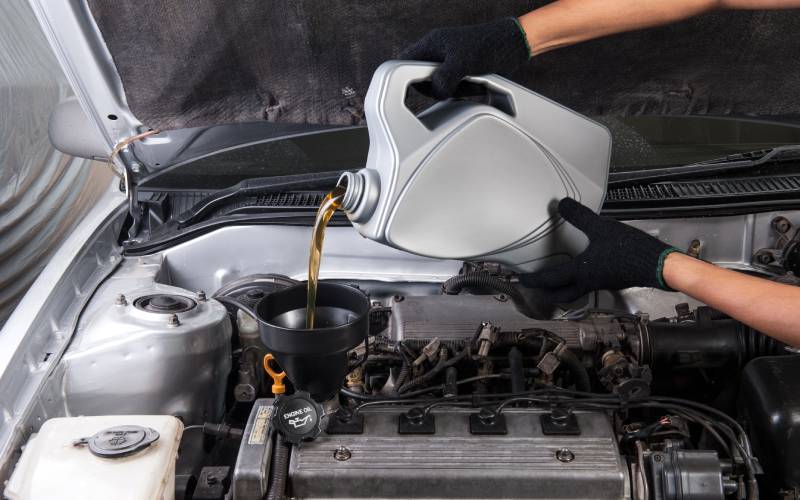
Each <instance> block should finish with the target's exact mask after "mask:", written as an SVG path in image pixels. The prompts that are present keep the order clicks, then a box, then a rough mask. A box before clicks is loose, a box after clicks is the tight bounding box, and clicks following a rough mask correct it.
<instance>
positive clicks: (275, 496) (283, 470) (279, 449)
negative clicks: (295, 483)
mask: <svg viewBox="0 0 800 500" xmlns="http://www.w3.org/2000/svg"><path fill="white" fill-rule="evenodd" d="M291 450H292V445H291V443H287V442H285V441H284V440H283V436H281V435H280V434H278V435H277V436H276V437H275V450H273V452H272V468H271V473H270V478H269V487H268V489H267V497H266V499H267V500H283V498H284V497H285V496H286V476H288V475H289V452H290V451H291Z"/></svg>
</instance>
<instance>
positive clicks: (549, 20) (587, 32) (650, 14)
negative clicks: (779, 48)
mask: <svg viewBox="0 0 800 500" xmlns="http://www.w3.org/2000/svg"><path fill="white" fill-rule="evenodd" d="M792 7H800V0H670V1H664V0H613V1H610V0H558V1H556V2H553V3H550V4H547V5H545V6H544V7H541V8H539V9H536V10H534V11H532V12H530V13H528V14H526V15H524V16H522V17H520V18H519V20H520V24H521V25H522V28H523V29H524V30H525V33H526V35H527V38H528V44H529V46H530V47H531V51H532V54H533V55H534V56H536V55H539V54H542V53H544V52H547V51H550V50H553V49H557V48H559V47H565V46H568V45H573V44H576V43H579V42H583V41H586V40H592V39H595V38H600V37H603V36H608V35H613V34H615V33H622V32H625V31H633V30H639V29H643V28H650V27H653V26H660V25H663V24H669V23H673V22H677V21H682V20H684V19H688V18H690V17H692V16H696V15H698V14H702V13H704V12H708V11H711V10H715V9H780V8H792Z"/></svg>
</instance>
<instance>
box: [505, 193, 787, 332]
mask: <svg viewBox="0 0 800 500" xmlns="http://www.w3.org/2000/svg"><path fill="white" fill-rule="evenodd" d="M558 211H559V214H560V215H561V217H563V218H564V220H566V221H567V222H568V223H570V224H572V225H573V226H575V227H576V228H578V229H580V230H581V231H582V232H583V233H585V234H586V235H587V236H588V237H589V246H588V247H587V248H586V250H584V251H583V252H582V253H581V254H579V255H577V256H575V257H574V258H572V259H570V260H569V261H567V262H564V263H562V264H558V265H555V266H553V267H549V268H546V269H544V270H541V271H538V272H535V273H531V274H523V275H520V282H521V283H522V284H523V285H525V286H528V287H531V288H539V289H542V292H543V293H544V295H545V296H547V297H551V298H552V300H553V301H554V302H571V301H573V300H575V299H577V298H579V297H581V296H583V295H585V294H586V293H589V292H591V291H594V290H618V289H622V288H628V287H634V286H644V287H652V288H660V289H664V290H670V289H671V290H675V291H680V292H683V293H685V294H687V295H689V296H691V297H694V298H695V299H697V300H699V301H701V302H703V303H705V304H708V305H709V306H711V307H713V308H715V309H717V310H719V311H722V312H723V313H725V314H727V315H728V316H730V317H732V318H734V319H737V320H739V321H741V322H742V323H745V324H746V325H748V326H750V327H752V328H754V329H756V330H758V331H760V332H762V333H765V334H767V335H770V336H771V337H774V338H776V339H778V340H780V341H781V342H784V343H786V344H789V345H792V346H798V347H800V326H798V325H800V287H794V286H791V285H785V284H781V283H775V282H772V281H768V280H765V279H762V278H757V277H754V276H749V275H746V274H743V273H740V272H736V271H731V270H728V269H723V268H720V267H717V266H715V265H713V264H709V263H708V262H703V261H701V260H698V259H694V258H692V257H689V256H687V255H685V254H683V253H681V252H679V251H678V250H677V249H675V248H673V247H671V246H669V245H667V244H666V243H664V242H662V241H659V240H658V239H656V238H654V237H652V236H650V235H648V234H646V233H644V232H642V231H640V230H638V229H636V228H634V227H632V226H629V225H627V224H623V223H621V222H619V221H616V220H613V219H610V218H608V217H601V216H599V215H597V214H595V213H594V212H592V211H591V210H590V209H588V208H587V207H585V206H583V205H581V204H580V203H578V202H576V201H575V200H572V199H571V198H565V199H563V200H561V202H559V205H558Z"/></svg>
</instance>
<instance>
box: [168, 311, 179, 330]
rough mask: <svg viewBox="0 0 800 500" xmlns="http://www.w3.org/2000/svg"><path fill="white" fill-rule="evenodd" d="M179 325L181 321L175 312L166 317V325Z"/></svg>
mask: <svg viewBox="0 0 800 500" xmlns="http://www.w3.org/2000/svg"><path fill="white" fill-rule="evenodd" d="M180 325H181V321H180V320H179V319H178V315H177V314H170V315H169V318H168V319H167V326H170V327H175V326H180Z"/></svg>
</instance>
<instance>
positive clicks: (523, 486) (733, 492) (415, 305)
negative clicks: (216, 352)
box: [231, 294, 785, 499]
mask: <svg viewBox="0 0 800 500" xmlns="http://www.w3.org/2000/svg"><path fill="white" fill-rule="evenodd" d="M386 302H388V305H383V304H378V303H373V308H372V310H371V321H370V326H371V329H370V335H369V337H368V340H367V342H366V343H365V345H363V346H360V347H359V348H357V349H354V350H353V351H351V353H350V360H349V363H350V367H349V369H348V375H347V377H346V380H345V382H344V384H343V386H342V388H341V390H340V397H339V398H337V399H336V400H335V401H334V402H328V403H330V404H331V405H330V408H326V409H321V413H324V414H325V419H324V424H323V425H322V428H323V429H324V430H322V431H321V432H320V433H319V435H315V436H314V437H313V439H307V440H302V441H297V442H296V443H295V444H294V445H289V444H287V443H286V442H285V441H283V440H281V438H280V430H275V429H274V425H273V427H272V429H273V431H275V432H276V433H277V434H278V438H277V439H276V440H273V441H269V440H264V442H259V443H257V444H254V445H250V444H248V443H250V440H251V437H252V436H253V435H254V433H255V434H257V435H263V434H264V432H265V431H264V430H263V429H261V428H260V427H259V425H262V424H261V423H260V421H259V415H263V414H264V413H266V412H271V411H273V408H275V411H278V412H280V411H281V410H280V409H278V407H273V404H274V400H273V399H260V400H258V401H257V402H256V403H255V405H254V409H253V411H252V412H251V415H250V420H249V422H248V424H247V426H246V428H245V431H244V439H243V441H242V443H243V444H242V448H240V454H239V457H238V460H237V463H236V465H235V467H234V470H233V471H232V473H231V474H232V491H233V494H234V498H248V496H247V495H252V497H253V498H256V497H259V496H260V495H264V494H272V493H271V492H273V491H274V488H280V489H281V491H285V492H286V494H287V495H289V496H292V497H297V498H659V499H660V498H719V499H722V498H751V497H753V496H754V495H756V494H757V493H756V490H757V484H756V481H755V476H756V473H757V472H758V471H759V464H758V461H757V460H756V459H755V457H754V456H753V455H752V451H751V445H750V444H749V438H748V436H747V434H746V433H745V431H744V430H743V429H742V427H741V426H740V425H739V424H738V423H737V422H736V420H734V419H732V418H730V417H728V416H727V415H726V414H724V413H723V412H721V411H720V410H718V409H716V408H714V407H711V406H708V405H706V404H704V403H702V402H700V401H713V400H715V399H716V400H717V401H715V402H716V403H717V406H718V405H719V403H720V402H721V401H723V400H724V399H725V398H726V397H730V396H729V395H725V394H724V392H725V389H724V388H723V387H721V385H724V380H725V378H726V377H730V376H732V375H733V374H734V373H735V372H736V371H737V370H739V369H740V368H741V367H742V366H743V365H744V364H745V363H746V362H747V361H749V360H750V359H751V358H753V357H757V356H762V355H767V354H773V353H781V352H785V351H783V346H780V345H777V344H775V343H774V342H772V341H769V340H768V339H766V338H765V337H763V336H761V335H760V334H758V333H757V332H753V331H751V330H749V329H747V328H746V327H744V326H743V325H741V324H739V323H737V322H735V321H733V320H731V319H728V318H724V317H721V316H720V315H719V314H718V313H716V312H714V311H712V310H710V309H709V308H706V307H701V308H699V309H696V310H694V311H690V310H688V309H687V308H686V307H684V306H683V305H681V306H680V307H679V308H678V310H679V313H680V314H679V315H678V316H676V317H674V318H671V319H664V320H659V321H650V320H649V318H647V317H646V316H645V315H630V314H625V313H620V312H616V313H615V312H610V311H586V312H584V313H582V314H581V315H580V316H576V317H572V318H569V319H557V320H533V319H530V318H529V317H527V316H525V315H523V314H521V313H520V312H518V310H517V309H518V308H517V307H515V305H514V304H513V303H512V301H511V300H510V299H509V298H508V297H506V296H504V295H502V294H498V295H432V296H403V295H395V296H393V297H391V298H389V299H387V301H386ZM687 396H690V397H691V399H686V397H687ZM273 422H274V420H273ZM262 464H269V465H268V466H266V467H264V466H263V465H262ZM267 479H270V481H269V482H268V481H267ZM245 492H247V493H245ZM276 498H277V497H276Z"/></svg>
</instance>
